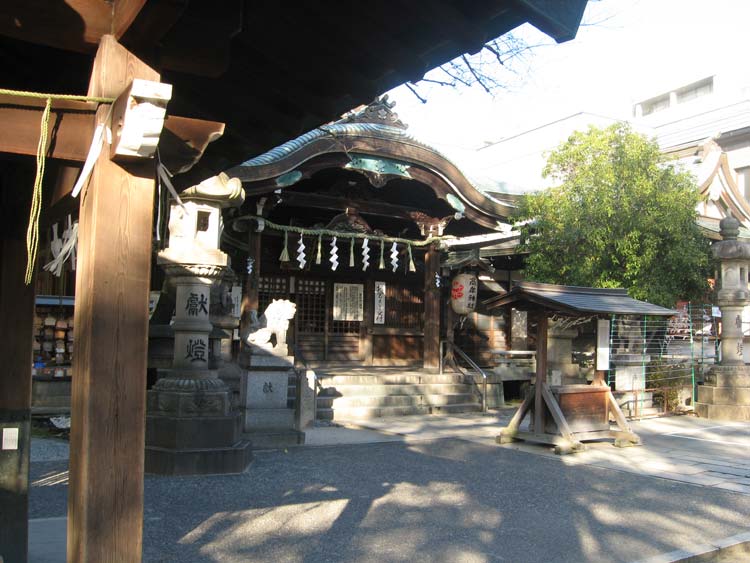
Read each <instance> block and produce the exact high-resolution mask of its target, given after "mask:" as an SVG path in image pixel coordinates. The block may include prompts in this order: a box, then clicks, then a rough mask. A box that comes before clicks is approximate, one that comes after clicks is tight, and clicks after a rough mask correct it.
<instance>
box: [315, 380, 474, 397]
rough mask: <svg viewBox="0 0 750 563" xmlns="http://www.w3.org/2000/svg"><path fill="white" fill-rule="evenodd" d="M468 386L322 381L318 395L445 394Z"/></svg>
mask: <svg viewBox="0 0 750 563" xmlns="http://www.w3.org/2000/svg"><path fill="white" fill-rule="evenodd" d="M469 389H470V386H469V385H467V384H465V383H425V384H422V385H417V384H408V383H405V384H401V383H394V384H385V385H378V384H374V383H373V384H367V385H339V386H328V385H327V383H326V382H323V383H322V388H321V389H320V390H319V391H318V394H319V396H327V397H339V396H342V395H345V396H346V397H362V396H365V397H370V396H392V395H405V396H411V395H419V396H421V395H447V394H454V393H467V392H470V391H468V390H469Z"/></svg>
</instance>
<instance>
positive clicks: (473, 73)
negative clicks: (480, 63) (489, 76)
mask: <svg viewBox="0 0 750 563" xmlns="http://www.w3.org/2000/svg"><path fill="white" fill-rule="evenodd" d="M461 60H463V62H464V64H465V65H466V68H468V69H469V72H471V74H472V76H474V78H475V79H476V81H477V83H478V84H479V85H480V86H481V87H482V88H484V91H485V92H487V93H488V94H490V93H491V92H490V89H489V88H488V87H487V85H486V84H485V83H484V82H485V81H484V80H482V79H481V78H479V75H478V74H477V72H476V71H475V70H474V67H473V66H471V63H470V62H469V59H467V58H466V55H461ZM485 78H486V77H485Z"/></svg>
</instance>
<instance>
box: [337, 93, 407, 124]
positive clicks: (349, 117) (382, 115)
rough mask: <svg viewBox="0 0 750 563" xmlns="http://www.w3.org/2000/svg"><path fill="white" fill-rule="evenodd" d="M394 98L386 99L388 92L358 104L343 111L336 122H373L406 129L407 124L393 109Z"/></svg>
mask: <svg viewBox="0 0 750 563" xmlns="http://www.w3.org/2000/svg"><path fill="white" fill-rule="evenodd" d="M395 105H396V102H395V100H394V101H392V102H389V101H388V94H384V95H383V96H380V97H378V98H375V99H374V100H373V101H372V102H370V103H369V104H368V105H366V106H359V107H358V108H355V109H353V110H351V111H350V112H348V113H345V114H344V115H343V116H342V117H341V119H340V120H338V121H337V122H336V123H375V124H380V125H387V126H389V127H395V128H397V129H408V128H409V126H408V125H406V124H405V123H404V122H403V121H401V120H400V119H399V118H398V114H397V113H396V112H394V111H393V108H394V106H395Z"/></svg>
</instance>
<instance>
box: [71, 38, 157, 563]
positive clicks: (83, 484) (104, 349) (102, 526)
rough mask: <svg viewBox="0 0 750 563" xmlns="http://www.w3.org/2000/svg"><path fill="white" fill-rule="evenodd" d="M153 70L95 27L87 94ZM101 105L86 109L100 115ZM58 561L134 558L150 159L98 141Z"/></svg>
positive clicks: (84, 215) (139, 510)
mask: <svg viewBox="0 0 750 563" xmlns="http://www.w3.org/2000/svg"><path fill="white" fill-rule="evenodd" d="M134 78H143V79H146V80H154V81H158V80H159V75H158V74H157V73H156V72H155V71H153V70H152V69H150V68H149V67H148V66H147V65H145V64H144V63H143V62H141V61H140V60H138V59H137V58H136V57H134V56H133V55H132V54H130V53H129V52H128V51H127V50H126V49H125V48H124V47H122V46H121V45H119V44H118V43H117V41H116V40H115V39H114V37H112V36H109V35H105V36H104V37H102V40H101V43H100V45H99V50H98V52H97V55H96V59H95V61H94V69H93V72H92V75H91V82H90V85H89V95H93V96H108V97H116V96H117V95H119V94H120V93H121V91H122V90H124V89H125V88H126V87H127V86H128V84H129V83H130V82H131V80H132V79H134ZM108 111H109V107H101V108H100V109H99V110H98V111H97V117H96V119H97V120H98V122H103V121H104V120H105V116H106V115H107V113H108ZM80 198H81V203H80V206H81V207H80V218H79V241H78V265H77V280H76V307H75V330H76V350H75V355H74V359H73V386H72V426H71V437H70V486H69V492H68V561H69V562H76V563H78V562H100V561H113V562H114V561H117V562H137V561H140V560H141V545H142V527H143V466H144V432H145V410H146V409H145V407H146V363H147V339H148V297H149V282H150V265H151V229H152V215H153V213H152V208H153V201H154V165H153V162H145V163H138V164H133V165H128V166H127V167H124V166H121V165H118V164H115V163H114V162H112V161H110V160H109V151H108V150H103V151H102V155H101V156H100V157H99V160H98V161H97V163H96V166H95V167H94V170H93V173H92V176H91V180H90V182H89V185H88V187H87V188H85V189H84V191H83V192H82V193H81V195H80Z"/></svg>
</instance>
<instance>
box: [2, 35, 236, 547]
mask: <svg viewBox="0 0 750 563" xmlns="http://www.w3.org/2000/svg"><path fill="white" fill-rule="evenodd" d="M135 78H142V79H146V80H156V81H158V80H159V75H158V73H157V72H156V71H154V70H153V69H151V68H149V67H148V66H147V65H146V64H144V63H143V62H142V61H140V60H138V59H137V58H136V57H135V56H134V55H132V54H131V53H129V52H128V51H127V49H125V48H124V47H122V46H121V45H120V44H119V43H118V42H117V41H116V40H115V38H114V37H113V36H110V35H105V36H103V37H102V38H101V41H100V45H99V50H98V52H97V56H96V59H95V63H94V68H93V72H92V75H91V79H90V86H89V95H92V96H99V97H111V98H115V97H117V96H118V95H119V94H121V93H122V92H123V91H124V90H125V89H126V88H127V87H128V86H129V84H130V83H131V81H132V80H133V79H135ZM0 101H2V102H4V104H3V105H2V106H0V121H2V123H3V124H4V127H3V128H2V129H0V152H4V153H11V154H20V155H28V156H33V155H35V154H36V151H37V144H38V139H39V122H40V116H41V112H42V109H43V107H44V100H43V99H34V98H26V97H23V96H22V97H13V96H10V95H3V96H0ZM95 107H96V106H95V104H92V103H90V102H78V101H55V102H54V103H53V111H52V115H51V117H50V130H54V131H55V137H54V138H55V142H54V143H51V144H50V145H49V146H48V147H47V152H46V154H47V158H61V159H64V160H67V161H73V162H76V161H77V162H82V161H83V160H84V159H85V158H86V154H87V151H88V144H89V143H90V141H91V137H92V134H93V131H94V127H95V123H101V122H103V121H104V120H105V119H106V117H107V115H108V113H109V106H108V105H106V106H102V107H100V108H99V109H98V110H96V111H97V112H96V115H95V116H94V114H93V112H94V109H95ZM223 132H224V124H222V123H216V122H210V121H203V120H196V119H187V118H181V117H175V116H168V117H167V119H166V123H165V126H164V130H163V131H162V135H161V137H160V141H159V146H160V149H161V155H162V159H163V161H166V162H167V164H168V166H169V167H170V168H172V169H173V170H180V171H185V170H187V169H189V168H190V167H191V166H192V165H193V164H195V162H197V161H198V159H199V158H200V157H201V155H202V154H203V151H204V150H205V148H206V146H207V145H208V143H210V142H211V141H213V140H215V139H217V138H219V137H220V136H221V135H222V133H223ZM21 168H23V169H24V170H25V168H24V167H19V170H20V169H21ZM29 168H31V167H29ZM30 172H31V171H30ZM71 178H73V177H72V176H71ZM71 178H69V180H70V179H71ZM3 183H4V184H3V194H2V195H3V211H4V212H8V213H10V214H11V215H12V217H13V218H14V219H15V218H18V219H19V221H18V222H20V223H24V224H23V225H21V226H20V227H19V228H18V229H13V230H12V232H11V231H10V230H9V229H10V226H11V222H9V221H4V223H3V225H4V226H3V229H2V232H0V235H1V236H0V260H1V262H0V266H1V269H0V312H2V313H3V314H2V315H0V317H2V318H0V324H3V322H4V321H6V323H5V324H3V326H6V324H7V323H13V324H12V328H11V325H8V326H7V330H3V331H2V334H3V335H4V338H3V339H2V340H1V341H0V355H2V357H3V358H6V359H8V361H7V362H6V369H4V370H0V426H3V427H4V426H5V424H4V423H3V421H4V420H5V419H8V420H5V422H7V423H8V425H9V426H10V427H11V428H10V430H11V431H12V432H18V434H19V437H18V450H17V451H15V450H14V452H15V453H12V454H9V455H5V452H3V455H2V456H0V461H2V460H4V459H6V458H8V459H9V458H10V457H13V459H14V460H15V461H13V463H11V464H10V465H8V466H7V469H8V471H3V474H4V475H6V474H7V479H2V478H0V496H2V497H3V498H4V495H5V492H7V493H8V498H12V500H13V502H12V503H11V504H8V505H7V506H6V503H2V506H3V510H2V511H0V524H3V525H2V526H0V528H2V529H0V555H2V556H4V557H5V560H6V561H9V560H13V561H25V560H26V556H27V555H26V552H27V535H28V526H27V522H26V519H27V516H26V515H27V505H28V460H29V448H28V440H29V436H28V426H29V422H28V421H29V413H30V392H31V359H32V358H31V342H32V334H31V333H32V326H33V323H32V321H33V304H34V291H33V286H25V285H24V284H23V277H24V276H23V274H24V268H25V266H26V253H25V245H24V243H23V233H24V232H25V217H26V216H27V214H28V197H27V198H26V203H24V202H23V201H21V200H20V199H19V198H18V197H16V198H15V199H11V200H9V199H8V197H10V195H11V193H12V194H13V195H14V196H15V195H19V194H22V193H24V192H23V191H22V190H23V189H24V187H26V186H28V188H27V189H28V190H29V195H30V187H31V185H32V184H33V175H30V176H29V177H28V178H23V179H19V178H16V177H13V178H6V177H4V178H3ZM69 183H70V185H67V184H65V185H64V186H63V185H62V184H61V185H60V186H59V188H60V189H59V190H58V188H56V189H55V194H54V197H53V203H54V201H56V200H57V199H59V198H61V197H63V196H64V195H66V194H67V193H68V192H69V191H70V188H71V187H72V182H69ZM16 184H18V185H17V186H16ZM11 190H13V191H12V192H11ZM19 197H20V196H19ZM79 197H80V217H79V241H78V265H77V282H76V283H77V287H76V310H75V325H76V353H75V355H74V377H73V390H72V429H71V430H72V433H71V456H70V457H71V461H70V486H69V492H68V498H69V517H68V560H69V561H76V562H78V561H118V562H119V561H140V560H141V544H142V520H143V468H144V430H145V393H146V361H147V333H148V330H147V329H148V294H149V285H150V264H151V236H152V228H151V227H152V209H153V200H154V164H153V161H142V162H134V163H132V164H127V165H123V164H116V163H114V162H113V161H111V160H110V158H109V151H108V150H107V149H106V148H105V149H104V150H103V151H102V154H101V156H100V157H99V159H98V161H97V163H96V166H95V167H94V170H93V173H92V176H91V179H90V181H89V184H88V187H87V188H86V189H84V190H83V192H82V193H81V195H80V196H79ZM16 200H18V201H16ZM8 202H10V203H9V204H8V205H9V206H10V207H11V208H12V209H8V206H6V205H5V204H6V203H8ZM5 215H6V213H3V216H5ZM13 223H14V224H15V222H13ZM3 320H4V321H3ZM4 415H8V416H4ZM11 415H12V416H11ZM9 417H10V418H9ZM4 467H5V466H4ZM6 508H7V510H6ZM6 524H8V525H6ZM9 558H10V559H9Z"/></svg>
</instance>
